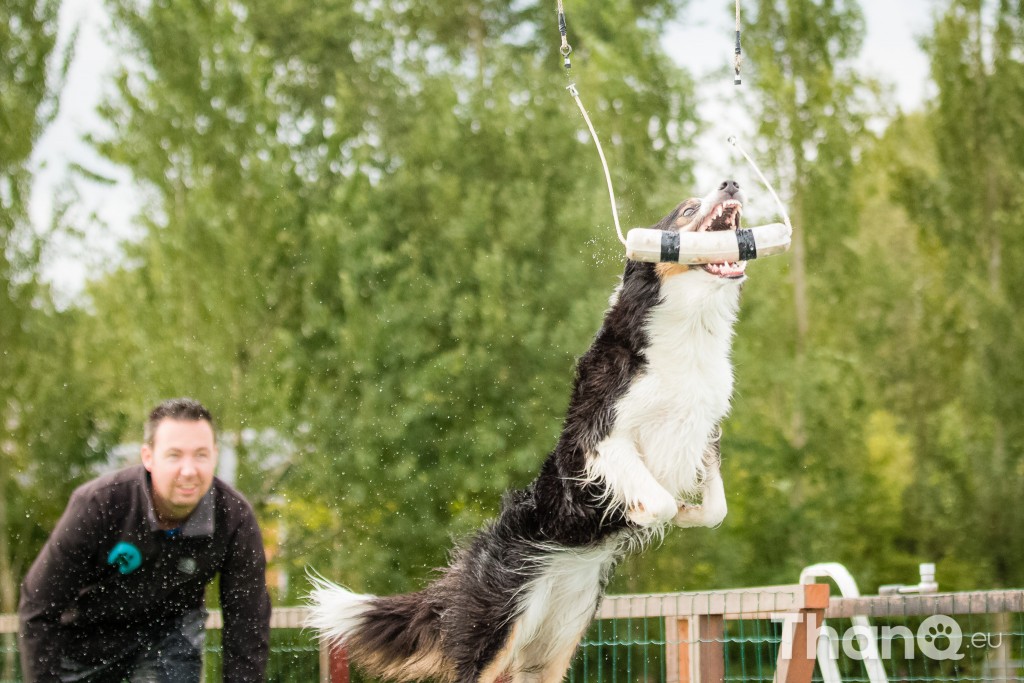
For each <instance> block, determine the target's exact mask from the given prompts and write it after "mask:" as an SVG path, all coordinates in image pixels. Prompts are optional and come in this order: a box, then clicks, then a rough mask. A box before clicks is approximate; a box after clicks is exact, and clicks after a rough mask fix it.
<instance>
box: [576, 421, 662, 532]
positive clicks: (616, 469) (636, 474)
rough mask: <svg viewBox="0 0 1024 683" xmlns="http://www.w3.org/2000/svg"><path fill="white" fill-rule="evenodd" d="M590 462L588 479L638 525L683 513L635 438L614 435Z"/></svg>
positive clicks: (647, 524)
mask: <svg viewBox="0 0 1024 683" xmlns="http://www.w3.org/2000/svg"><path fill="white" fill-rule="evenodd" d="M596 451H597V452H596V453H595V454H593V455H592V456H591V457H590V458H588V460H587V478H588V479H589V480H591V481H594V482H598V483H601V484H603V485H604V486H605V487H606V489H607V495H608V498H609V501H608V502H609V503H611V505H612V506H617V507H620V508H621V509H623V510H624V511H625V513H626V517H627V519H629V521H631V522H633V523H634V524H636V525H638V526H649V525H651V524H655V523H658V522H667V521H669V520H671V519H672V518H673V517H674V516H675V514H676V513H677V512H678V511H679V504H678V503H677V502H676V499H675V497H674V496H673V495H672V494H671V493H669V492H668V491H666V490H665V487H663V486H662V485H661V484H659V483H658V481H657V480H656V479H655V478H654V475H652V474H651V472H650V470H648V469H647V465H645V464H644V460H643V457H642V456H641V455H640V453H639V452H638V451H637V450H636V447H635V446H634V445H633V442H632V440H631V439H628V438H625V437H621V436H614V435H612V436H610V437H608V438H607V439H605V440H604V441H602V442H601V443H599V444H598V445H597V449H596Z"/></svg>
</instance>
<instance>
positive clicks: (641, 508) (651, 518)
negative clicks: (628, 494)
mask: <svg viewBox="0 0 1024 683" xmlns="http://www.w3.org/2000/svg"><path fill="white" fill-rule="evenodd" d="M678 510H679V504H678V503H676V499H675V498H673V497H672V494H670V493H669V492H668V491H666V490H664V489H662V490H660V491H652V492H650V493H649V494H648V495H646V496H643V497H641V498H638V499H637V500H635V501H633V503H632V504H631V505H630V506H629V509H628V510H627V511H626V519H628V520H629V521H630V522H632V523H633V524H636V525H637V526H651V525H652V524H659V523H665V522H668V521H671V520H672V519H673V518H674V517H675V516H676V512H677V511H678Z"/></svg>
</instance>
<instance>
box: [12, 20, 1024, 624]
mask: <svg viewBox="0 0 1024 683" xmlns="http://www.w3.org/2000/svg"><path fill="white" fill-rule="evenodd" d="M21 4H23V5H24V7H23V8H21V9H20V10H19V9H18V8H17V5H19V2H15V3H13V4H11V3H8V5H10V8H8V7H7V6H5V9H4V10H3V11H4V12H8V13H9V14H8V17H7V34H6V35H5V37H4V39H5V43H4V50H5V60H4V66H3V69H4V71H3V72H2V73H0V103H2V105H3V107H2V116H0V125H2V126H5V130H4V135H2V136H0V145H4V147H3V153H0V174H2V176H0V183H2V184H0V208H2V210H3V215H2V216H0V219H2V224H0V225H2V230H3V233H2V235H3V240H4V242H3V243H4V246H5V248H4V250H3V252H2V253H0V266H2V272H0V284H2V285H3V288H4V297H3V298H0V306H2V307H3V308H2V312H3V326H2V331H0V335H2V336H0V341H2V344H3V354H2V355H0V364H2V365H0V368H2V370H3V372H2V375H0V382H2V387H0V388H2V390H3V394H2V395H3V396H4V400H3V403H2V404H0V409H2V411H3V414H2V416H3V419H4V422H5V427H6V431H5V437H4V440H3V441H2V442H0V446H2V457H3V466H4V471H3V473H2V482H0V483H2V485H3V487H4V501H5V502H4V504H3V506H0V513H2V514H3V516H5V519H6V524H5V526H4V529H3V532H4V534H5V535H4V536H0V579H3V582H4V583H3V589H4V590H3V592H2V594H0V596H2V597H3V600H4V603H3V610H2V611H10V610H11V608H12V605H13V603H11V602H10V600H13V599H14V597H13V595H14V593H12V591H16V585H17V577H19V576H20V573H21V572H23V571H24V569H25V562H26V561H30V560H31V558H32V557H33V556H34V554H35V552H36V551H37V550H38V547H39V545H40V544H41V543H42V541H43V540H44V539H45V536H46V534H47V532H48V531H49V529H50V527H51V526H52V523H53V521H54V520H55V519H56V517H57V515H58V514H59V512H60V510H61V508H62V506H63V504H64V502H65V501H66V496H67V493H68V492H69V491H70V489H71V488H72V487H73V486H74V485H76V484H77V483H80V482H81V481H83V480H84V479H86V478H88V477H89V476H91V475H92V474H93V473H94V472H95V471H97V468H102V467H110V466H112V465H113V463H115V462H116V461H117V457H116V456H111V453H112V448H113V446H114V444H118V443H120V444H132V443H137V442H138V441H139V439H140V434H141V422H142V419H143V417H144V414H145V412H146V410H147V409H148V408H149V407H150V406H151V405H152V404H154V403H156V402H157V401H159V400H160V399H162V398H164V397H168V396H173V395H192V396H195V397H196V398H199V399H200V400H202V401H204V402H205V403H207V404H208V405H209V406H210V407H211V409H212V410H213V411H214V414H215V415H216V416H217V417H218V419H219V424H218V426H219V428H220V432H221V438H222V441H223V445H224V446H225V447H226V449H227V450H229V451H230V452H231V454H232V455H231V465H232V466H233V475H234V479H235V481H236V483H237V485H238V486H239V487H240V488H241V489H242V490H243V491H244V492H245V493H246V494H247V495H248V496H249V498H250V499H251V500H252V501H253V502H254V503H255V504H256V505H257V508H258V511H259V514H260V516H261V520H262V522H263V525H264V528H265V531H266V534H267V536H268V539H269V540H270V543H271V546H272V548H273V551H274V556H273V558H272V561H271V567H272V568H273V569H274V570H275V572H276V575H277V576H278V577H279V579H280V580H279V583H278V588H277V593H276V595H275V599H276V600H277V601H278V602H279V603H282V604H287V603H293V602H295V601H296V600H297V598H298V596H299V595H300V594H301V593H302V592H303V591H304V590H305V580H304V578H303V572H304V570H305V568H306V567H309V566H312V567H315V568H316V569H317V570H319V571H321V572H322V573H324V574H326V575H327V576H329V577H330V578H334V579H337V580H340V581H342V582H344V583H345V584H347V585H349V586H351V587H353V588H355V589H357V590H361V591H362V590H365V591H389V592H390V591H398V590H406V589H410V588H414V587H417V586H420V585H422V584H423V583H424V582H425V581H426V580H427V579H428V578H429V577H430V576H431V574H432V568H434V567H438V566H441V565H443V564H444V563H445V557H446V554H447V552H448V551H449V549H450V547H451V543H452V539H459V538H464V537H465V535H466V534H468V533H470V532H471V531H472V530H473V529H475V528H476V527H478V526H479V525H480V524H481V523H482V521H483V520H485V519H487V518H488V517H490V516H492V515H494V514H495V512H496V511H497V509H498V505H499V501H500V496H501V493H502V491H504V490H506V489H507V488H509V487H511V486H522V485H524V484H526V483H527V482H528V481H529V480H530V479H531V478H532V477H533V476H534V474H535V473H536V471H537V469H538V467H539V464H540V463H541V461H542V460H543V458H544V457H545V455H546V454H547V452H548V451H549V449H550V448H551V447H552V445H553V444H554V440H555V438H556V435H557V433H558V430H559V428H560V425H561V420H562V411H563V409H564V407H565V404H566V402H567V400H568V392H569V387H570V382H571V379H572V368H573V364H574V359H575V358H576V357H577V356H578V355H580V354H581V353H583V351H584V350H585V349H586V347H587V345H588V343H589V340H590V338H591V336H592V335H593V334H594V332H595V331H596V329H597V327H598V325H599V323H600V317H601V314H602V312H603V310H604V308H605V306H606V302H607V297H608V294H609V292H610V291H611V288H612V287H613V286H614V283H615V280H616V277H617V275H618V273H619V272H620V270H621V265H622V260H621V250H620V245H619V244H618V243H617V242H616V241H615V239H614V237H613V228H612V225H611V220H610V216H609V213H608V208H607V197H606V195H605V189H604V184H603V182H602V180H601V171H600V167H599V165H598V160H597V155H596V154H595V153H594V150H593V147H592V144H591V143H590V141H589V137H588V135H587V134H586V132H585V129H584V126H583V122H582V121H581V120H580V118H579V116H578V112H577V111H576V110H575V107H574V105H573V104H572V101H571V99H569V98H568V97H567V96H566V95H565V93H564V91H563V89H564V86H565V80H564V76H563V74H562V73H561V72H562V69H561V58H560V57H559V56H558V54H557V47H558V41H557V34H555V32H554V31H555V26H554V12H553V7H549V6H548V5H547V4H546V3H530V2H522V3H499V2H494V1H492V0H470V1H469V2H466V3H457V4H445V3H434V2H421V1H419V0H409V1H408V2H404V3H399V4H396V3H379V4H378V3H362V2H352V1H350V0H328V1H327V2H320V3H315V4H314V5H309V3H297V2H290V1H285V2H265V1H264V0H243V1H241V2H236V3H230V4H229V3H221V2H216V1H211V2H205V3H196V2H192V1H185V0H154V1H153V2H145V3H143V2H135V1H133V0H107V8H108V11H109V13H110V15H111V17H112V20H113V23H114V26H115V27H116V34H115V35H114V36H112V39H113V40H115V41H116V43H117V44H118V46H119V49H120V50H121V51H122V52H123V54H124V59H123V62H122V63H123V65H124V66H123V67H122V69H121V71H120V73H119V74H118V75H117V77H116V80H115V82H114V83H113V84H112V88H111V91H112V94H111V96H110V97H109V98H108V99H107V101H106V102H105V103H104V105H103V107H102V112H101V113H102V116H103V117H104V119H105V120H106V121H107V122H109V124H110V126H109V132H108V133H106V134H104V135H103V136H101V137H98V138H97V139H95V140H93V141H92V142H93V144H94V145H95V147H96V149H97V150H98V151H99V152H100V153H101V154H102V155H103V156H104V157H106V158H107V159H109V160H111V161H113V162H115V163H116V164H119V165H120V166H122V167H123V168H125V169H127V170H128V171H129V172H130V173H131V176H132V177H133V179H134V182H135V184H136V186H137V188H138V191H139V192H140V193H141V195H142V196H143V197H144V198H145V201H144V204H143V206H144V208H143V209H142V211H141V212H140V214H139V215H138V216H137V218H136V221H135V224H136V227H137V228H138V236H137V238H135V239H132V240H130V241H126V242H125V243H124V244H123V247H122V257H121V258H120V259H119V260H118V261H117V262H116V263H114V264H112V265H111V266H110V267H109V268H108V269H106V270H105V271H103V272H97V273H95V274H94V275H93V276H92V277H91V278H90V279H89V281H88V283H87V286H86V289H85V291H84V293H83V294H82V295H81V296H80V297H79V298H78V299H76V300H75V301H73V302H72V303H71V304H70V305H69V306H66V307H64V308H60V307H57V306H55V305H54V304H53V302H52V301H51V298H50V297H49V296H48V294H47V291H48V290H47V286H46V283H45V281H44V280H43V279H41V278H40V270H39V262H40V254H41V253H42V250H43V248H44V247H45V245H46V244H47V240H49V239H51V235H50V234H44V235H38V234H36V233H34V232H33V231H32V230H31V228H30V226H29V225H28V222H27V217H26V210H25V192H26V187H27V186H26V183H27V182H28V179H29V178H30V174H31V172H32V171H31V168H30V164H29V163H28V160H29V158H30V154H31V149H32V142H33V141H34V140H36V139H38V135H39V133H40V131H41V130H42V129H43V127H45V125H46V123H47V121H48V120H49V118H50V117H52V112H53V108H54V107H55V106H56V102H57V99H56V98H57V93H58V91H59V87H60V76H59V74H60V73H61V69H60V68H56V69H54V68H52V67H51V68H50V69H46V68H45V64H47V63H49V64H51V65H52V64H54V63H57V64H60V63H62V59H63V58H62V56H61V55H60V54H55V53H54V32H55V23H54V22H55V17H56V14H55V12H56V10H57V5H56V2H55V0H47V1H46V2H40V1H39V0H36V1H29V0H25V1H24V2H21ZM577 4H578V6H576V5H573V6H571V7H570V8H569V12H570V14H569V21H570V30H571V33H572V43H573V46H574V48H575V52H574V54H573V64H574V68H573V72H574V73H573V75H574V77H575V78H576V79H577V83H578V84H579V86H580V89H581V91H582V92H583V93H584V95H585V97H586V101H587V104H588V107H589V109H590V113H591V115H592V117H593V118H594V120H595V124H596V125H597V127H598V130H599V132H600V134H601V137H602V141H603V143H604V146H605V150H606V153H607V154H608V156H609V161H610V163H611V167H612V170H613V174H614V179H615V186H616V191H617V195H618V199H619V202H620V214H621V217H622V221H623V224H624V225H625V226H632V225H644V224H651V223H653V222H654V221H656V220H657V219H658V218H659V217H660V216H662V215H664V214H665V213H666V212H667V211H668V210H669V209H671V208H672V206H674V204H675V203H676V202H678V201H679V200H680V199H682V198H684V197H685V196H689V195H690V194H703V193H704V192H705V191H706V189H707V188H694V187H693V185H694V168H695V165H696V164H699V163H701V159H702V156H703V155H702V152H701V150H698V149H696V148H695V144H694V135H695V132H696V131H697V130H698V129H699V127H700V125H701V122H700V121H699V120H698V117H697V114H696V108H697V104H698V102H699V101H700V97H701V88H699V87H698V86H697V85H696V84H695V83H694V80H693V78H692V76H691V75H690V74H688V73H687V71H686V70H685V69H684V67H683V66H681V65H679V64H676V63H674V62H673V60H672V59H670V58H669V56H668V55H667V53H666V52H665V50H664V49H663V46H662V43H661V29H662V28H663V26H664V24H665V22H667V21H669V20H671V19H672V18H674V17H679V16H685V12H686V6H685V4H684V3H680V2H672V1H670V0H645V1H643V2H640V1H636V0H634V1H631V2H626V1H624V0H623V1H619V0H615V1H612V2H600V3H598V2H587V3H577ZM725 4H729V5H730V7H729V8H726V7H725V6H724V5H725ZM940 4H941V5H942V6H941V7H940V8H938V10H937V12H936V15H935V22H934V26H933V31H932V32H931V34H930V35H929V36H928V38H927V40H926V42H925V46H926V49H927V51H928V54H929V56H930V59H931V62H932V80H933V81H934V91H935V96H934V97H933V98H932V99H931V100H930V101H929V102H927V103H926V106H925V107H924V108H923V109H922V110H921V111H914V112H908V113H897V112H895V111H894V107H893V106H892V105H891V104H890V103H889V102H888V100H887V98H886V91H885V88H884V84H878V83H873V82H870V81H869V80H868V79H866V78H864V77H863V76H862V75H861V74H859V73H858V72H857V70H856V69H855V68H854V63H855V59H856V57H857V55H858V52H859V49H860V41H861V37H862V35H863V19H862V16H861V13H860V9H859V6H858V4H857V3H856V2H854V1H853V0H847V1H846V2H834V3H819V2H814V1H813V0H787V1H785V2H783V1H782V0H757V1H756V2H750V3H747V4H746V5H745V10H746V18H747V22H746V26H745V33H744V45H745V48H746V50H747V53H748V62H747V65H746V68H745V81H746V85H745V88H746V89H747V90H748V91H749V92H748V100H749V103H750V107H751V109H752V111H751V116H752V117H753V118H754V119H755V120H756V121H757V122H758V126H759V127H758V130H757V137H756V141H755V147H756V151H755V154H756V156H758V157H759V158H760V159H762V160H764V161H765V163H764V165H765V167H766V169H765V170H766V172H767V173H768V175H769V177H771V178H772V180H773V181H774V182H776V183H777V185H778V186H779V187H780V188H781V189H782V190H783V192H782V194H783V200H784V201H785V202H786V203H787V204H788V205H789V207H790V211H791V215H792V218H793V222H794V224H795V226H796V231H797V233H796V234H797V242H796V244H795V245H794V249H793V250H792V252H791V253H790V254H789V255H787V256H786V257H781V258H778V259H769V260H766V261H765V262H763V263H760V262H758V263H754V264H752V265H751V267H750V275H751V280H750V283H749V284H748V286H747V287H746V289H745V292H744V304H743V308H742V312H741V322H740V325H739V329H738V333H737V342H736V350H735V360H736V373H737V378H738V381H737V393H736V396H735V400H734V408H733V413H732V417H730V419H729V420H728V422H727V424H725V425H724V429H725V440H724V446H723V452H724V457H725V472H726V481H727V482H728V486H727V491H728V494H727V495H728V496H729V503H730V515H729V517H728V518H727V520H726V522H725V524H724V525H723V527H721V528H720V529H717V530H688V531H686V532H676V533H673V534H670V535H669V537H668V539H667V540H666V542H665V543H664V545H663V546H662V547H661V548H659V549H654V550H652V551H650V552H647V553H645V554H644V555H642V556H639V557H636V558H633V559H631V560H630V561H628V562H627V563H626V564H625V566H624V567H623V568H622V570H621V571H620V572H619V574H618V576H617V578H616V580H615V581H616V583H615V585H614V586H613V590H671V589H695V588H703V587H725V586H737V585H750V584H756V583H768V582H788V581H792V580H795V579H796V576H797V574H798V572H799V570H800V568H801V567H803V566H804V565H806V564H810V563H812V562H818V561H825V560H837V561H841V562H844V563H846V564H847V565H848V566H849V567H850V569H851V570H852V571H853V573H854V575H855V576H857V578H858V579H859V580H860V581H861V583H862V587H864V588H866V589H870V588H871V587H873V586H876V585H878V584H880V583H889V582H904V581H909V580H913V579H914V577H915V573H916V569H915V566H916V564H917V563H918V562H922V561H936V562H938V565H939V572H940V574H939V579H940V582H942V585H943V587H945V588H976V587H994V586H1004V585H1014V584H1016V585H1019V584H1021V583H1022V582H1024V570H1022V568H1021V567H1020V565H1019V563H1015V562H1014V561H1013V558H1019V557H1021V556H1022V552H1024V548H1021V547H1020V545H1021V543H1024V540H1022V539H1021V538H1020V535H1019V534H1014V533H1013V530H1014V529H1016V528H1019V527H1020V525H1021V522H1022V521H1024V519H1022V518H1021V517H1022V515H1024V512H1021V511H1020V509H1019V508H1020V506H1017V505H1015V504H1014V501H1016V500H1018V499H1019V498H1020V496H1021V494H1022V493H1024V491H1022V489H1024V453H1022V452H1021V446H1020V444H1021V443H1024V440H1022V438H1021V437H1022V436H1024V435H1022V434H1020V432H1021V431H1024V422H1022V420H1021V418H1020V417H1019V414H1020V412H1021V411H1020V407H1021V406H1022V405H1024V396H1022V395H1021V392H1022V390H1021V388H1020V387H1021V386H1024V382H1021V381H1020V380H1019V378H1018V377H1017V374H1019V373H1020V372H1022V371H1021V369H1020V365H1019V363H1018V361H1017V359H1019V358H1021V357H1024V349H1022V348H1021V347H1022V345H1024V331H1022V329H1021V323H1020V321H1019V316H1017V315H1016V314H1017V308H1018V303H1017V300H1016V298H1015V294H1016V293H1017V292H1020V291H1024V283H1022V282H1021V281H1020V280H1021V278H1022V275H1024V273H1022V268H1021V267H1020V266H1019V265H1018V264H1020V263H1024V260H1022V258H1021V257H1022V256H1024V254H1022V253H1021V250H1022V249H1024V230H1021V229H1020V228H1022V227H1024V225H1022V224H1024V200H1022V199H1021V194H1020V192H1019V191H1018V188H1020V187H1021V186H1022V181H1024V145H1022V144H1021V142H1020V140H1021V134H1022V132H1024V119H1022V114H1021V112H1024V54H1022V52H1021V47H1020V46H1021V45H1022V44H1024V36H1022V31H1024V27H1022V22H1024V9H1022V3H1020V2H1009V1H1008V0H1001V1H1000V2H989V3H983V2H980V1H978V0H976V1H974V2H967V1H963V0H950V1H949V2H944V3H940ZM727 9H731V3H723V10H722V11H723V12H725V11H727ZM18 11H21V12H22V13H23V15H24V16H20V17H19V16H16V12H18ZM29 16H30V17H32V18H33V19H32V21H30V20H29V19H27V18H26V17H29ZM8 45H10V46H11V47H10V48H9V47H8ZM8 51H10V52H8ZM8 54H11V55H16V58H8V57H7V55H8ZM22 55H24V56H22ZM14 65H21V66H18V68H15V66H14ZM32 65H36V66H32ZM38 65H44V66H38ZM30 67H31V68H34V69H35V71H31V72H30V71H28V69H29V68H30ZM54 74H57V76H54ZM869 124H870V125H869ZM14 131H16V134H15V133H14ZM8 146H10V149H8ZM742 163H743V162H742V161H737V166H738V167H739V166H740V165H741V164H742ZM744 170H745V169H744ZM760 192H761V190H760V188H755V189H754V190H752V193H760ZM764 218H767V217H764ZM756 219H757V217H756V216H750V217H749V220H748V223H751V222H756ZM67 221H68V219H67V217H66V216H62V215H58V216H57V217H56V218H55V220H54V224H55V227H54V231H59V230H61V229H74V230H86V231H87V228H88V226H85V225H67ZM125 450H126V451H127V452H128V453H129V455H128V457H129V458H133V457H134V454H133V453H132V452H131V449H130V448H126V449H125ZM5 577H6V578H5ZM288 579H290V580H288Z"/></svg>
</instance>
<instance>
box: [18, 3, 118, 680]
mask: <svg viewBox="0 0 1024 683" xmlns="http://www.w3.org/2000/svg"><path fill="white" fill-rule="evenodd" d="M58 7H59V4H58V2H56V1H50V0H12V2H7V3H4V5H3V7H2V8H0V48H2V57H3V58H2V59H0V320H2V321H3V322H2V324H0V397H2V398H0V424H2V425H3V436H2V437H0V612H3V613H10V612H13V611H15V610H16V609H17V601H18V583H19V581H20V578H21V576H22V575H23V574H24V572H25V571H26V570H27V569H28V565H29V563H30V562H31V561H32V560H33V558H34V556H35V553H36V551H37V550H38V549H39V547H40V545H41V544H42V542H43V541H44V540H45V538H46V535H47V533H48V531H49V526H50V525H51V524H52V522H53V520H54V519H55V518H56V517H57V516H58V515H59V514H60V512H61V509H62V505H63V502H64V501H65V500H66V497H67V494H68V492H69V490H70V487H71V486H72V485H73V484H74V482H75V481H76V480H77V479H78V478H80V477H81V476H82V474H83V473H85V472H86V471H87V470H88V467H89V465H90V464H91V463H92V462H94V461H96V460H97V459H98V458H101V457H103V455H104V452H105V446H106V444H105V442H104V441H103V439H102V434H103V430H102V428H100V427H99V426H98V425H96V424H94V423H93V419H94V415H95V413H94V411H93V409H92V408H93V405H92V402H91V398H90V392H89V382H88V381H87V380H86V379H85V375H84V372H83V367H82V363H81V355H80V353H79V351H80V348H79V345H78V342H77V340H76V339H75V337H74V335H73V333H72V332H71V331H72V330H73V328H74V320H75V318H76V314H75V313H72V312H60V311H58V310H56V309H55V307H54V306H53V303H52V300H51V297H50V292H49V289H48V288H47V286H46V285H45V284H44V283H43V282H42V281H41V279H40V264H41V260H42V255H43V253H44V251H45V246H46V244H47V241H48V238H49V237H50V235H51V234H52V232H53V231H51V233H50V234H37V232H36V231H35V229H34V228H33V226H32V225H31V224H30V222H29V219H28V207H27V204H28V196H29V190H30V184H31V180H32V173H33V162H32V153H33V150H34V149H35V147H36V143H37V142H38V141H39V138H40V136H41V134H42V132H43V131H44V129H45V128H46V126H47V125H48V124H49V123H50V122H51V121H52V120H53V117H54V116H55V115H56V112H57V104H58V93H59V91H60V87H61V83H62V80H63V77H64V74H65V72H66V67H67V63H68V57H69V53H64V54H60V53H59V52H58V51H57V50H56V49H55V46H56V34H57V11H58ZM54 223H55V225H57V226H59V225H60V219H59V217H56V218H55V219H54ZM55 230H56V228H55ZM5 639H8V640H10V641H13V636H11V635H10V634H8V635H7V636H5ZM6 645H8V647H5V650H6V652H8V653H10V654H9V656H7V657H6V658H5V660H4V662H3V663H2V671H0V677H3V678H4V679H12V678H13V675H14V664H15V662H14V658H15V654H14V653H15V652H16V650H15V648H14V647H13V642H9V643H6Z"/></svg>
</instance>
